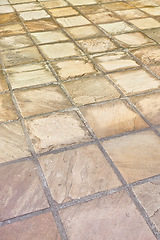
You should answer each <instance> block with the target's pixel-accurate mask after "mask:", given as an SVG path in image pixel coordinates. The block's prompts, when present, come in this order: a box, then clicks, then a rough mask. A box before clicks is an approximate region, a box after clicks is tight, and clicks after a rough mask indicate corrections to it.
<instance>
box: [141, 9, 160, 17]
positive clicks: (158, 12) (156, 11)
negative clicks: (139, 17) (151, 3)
mask: <svg viewBox="0 0 160 240" xmlns="http://www.w3.org/2000/svg"><path fill="white" fill-rule="evenodd" d="M141 10H142V11H144V12H146V13H148V14H149V15H152V16H160V7H149V8H141Z"/></svg>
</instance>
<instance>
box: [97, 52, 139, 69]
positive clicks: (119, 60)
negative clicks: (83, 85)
mask: <svg viewBox="0 0 160 240" xmlns="http://www.w3.org/2000/svg"><path fill="white" fill-rule="evenodd" d="M93 59H94V61H95V62H96V64H98V66H100V67H101V68H102V69H103V71H105V72H110V71H114V70H115V71H116V70H121V69H127V68H132V67H137V66H138V64H137V63H136V62H135V61H134V60H133V59H132V58H131V57H130V56H129V55H128V54H126V53H125V52H120V51H119V52H109V53H107V54H102V55H99V54H98V55H95V56H94V57H93Z"/></svg>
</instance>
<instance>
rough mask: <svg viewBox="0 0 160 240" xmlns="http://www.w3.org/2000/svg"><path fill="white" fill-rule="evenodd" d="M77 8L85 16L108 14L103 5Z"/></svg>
mask: <svg viewBox="0 0 160 240" xmlns="http://www.w3.org/2000/svg"><path fill="white" fill-rule="evenodd" d="M77 8H78V9H79V11H80V12H82V13H83V14H84V15H88V14H96V13H101V12H108V11H107V10H106V9H105V8H103V6H102V5H99V4H94V5H90V6H88V5H83V6H78V7H77Z"/></svg>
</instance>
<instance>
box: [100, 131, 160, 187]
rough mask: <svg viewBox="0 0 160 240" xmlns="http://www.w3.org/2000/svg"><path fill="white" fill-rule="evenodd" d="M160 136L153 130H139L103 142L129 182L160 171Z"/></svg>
mask: <svg viewBox="0 0 160 240" xmlns="http://www.w3.org/2000/svg"><path fill="white" fill-rule="evenodd" d="M159 144H160V138H159V137H158V136H157V135H156V134H155V133H154V132H152V131H149V130H148V131H145V132H139V133H135V134H130V135H128V136H123V137H119V138H116V139H111V140H109V141H106V142H104V143H103V146H104V148H105V149H106V151H107V153H108V154H109V156H110V157H111V158H112V160H113V162H114V163H115V164H116V166H117V167H118V169H119V170H120V172H121V174H122V176H123V177H124V178H125V180H126V181H127V182H128V183H131V182H135V181H139V180H141V179H145V178H148V177H152V176H154V175H157V174H159V173H160V166H159V154H160V149H159Z"/></svg>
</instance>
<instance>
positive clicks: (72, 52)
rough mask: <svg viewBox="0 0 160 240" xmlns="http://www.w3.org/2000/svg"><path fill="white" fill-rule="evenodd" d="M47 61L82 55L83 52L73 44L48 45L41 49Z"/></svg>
mask: <svg viewBox="0 0 160 240" xmlns="http://www.w3.org/2000/svg"><path fill="white" fill-rule="evenodd" d="M39 48H40V49H41V50H42V52H43V54H44V55H45V57H46V58H47V59H56V58H64V57H71V56H79V55H81V50H80V49H79V48H78V47H77V46H76V45H75V44H74V43H72V42H67V43H54V44H46V45H43V46H40V47H39Z"/></svg>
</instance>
